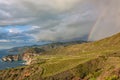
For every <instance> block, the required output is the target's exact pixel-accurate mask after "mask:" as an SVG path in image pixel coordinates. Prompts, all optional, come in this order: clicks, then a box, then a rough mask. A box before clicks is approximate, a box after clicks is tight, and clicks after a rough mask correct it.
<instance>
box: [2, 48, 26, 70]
mask: <svg viewBox="0 0 120 80" xmlns="http://www.w3.org/2000/svg"><path fill="white" fill-rule="evenodd" d="M10 54H17V52H9V51H7V50H0V59H1V58H2V57H4V56H7V55H10ZM23 63H24V61H14V62H3V61H1V60H0V70H3V69H8V68H13V67H18V66H23V65H24V64H23Z"/></svg>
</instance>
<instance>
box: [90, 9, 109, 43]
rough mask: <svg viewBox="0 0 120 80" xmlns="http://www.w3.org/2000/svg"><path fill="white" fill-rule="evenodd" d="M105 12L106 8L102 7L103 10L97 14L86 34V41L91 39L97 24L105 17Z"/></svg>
mask: <svg viewBox="0 0 120 80" xmlns="http://www.w3.org/2000/svg"><path fill="white" fill-rule="evenodd" d="M106 13H107V8H104V10H103V11H102V12H101V14H100V15H99V16H98V18H97V20H96V21H95V24H93V27H92V29H91V31H90V33H89V36H88V41H91V40H92V38H93V34H94V32H95V31H96V30H97V28H98V27H99V26H98V25H99V23H100V22H101V21H102V19H103V18H104V17H105V15H106Z"/></svg>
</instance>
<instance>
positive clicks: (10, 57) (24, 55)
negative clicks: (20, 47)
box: [1, 48, 44, 65]
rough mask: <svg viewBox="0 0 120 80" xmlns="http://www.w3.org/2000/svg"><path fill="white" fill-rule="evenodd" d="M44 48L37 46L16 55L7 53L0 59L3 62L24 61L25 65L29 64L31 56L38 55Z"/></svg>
mask: <svg viewBox="0 0 120 80" xmlns="http://www.w3.org/2000/svg"><path fill="white" fill-rule="evenodd" d="M43 51H44V50H40V49H38V48H29V49H27V50H25V51H24V53H22V54H17V55H8V56H5V57H3V58H2V59H1V60H2V61H4V62H12V61H21V60H22V61H26V63H25V64H26V65H29V64H31V62H32V60H33V57H35V56H39V55H40V54H41V53H42V52H43Z"/></svg>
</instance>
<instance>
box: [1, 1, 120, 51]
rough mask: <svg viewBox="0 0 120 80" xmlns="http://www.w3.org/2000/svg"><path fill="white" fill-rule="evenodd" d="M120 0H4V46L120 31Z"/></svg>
mask: <svg viewBox="0 0 120 80" xmlns="http://www.w3.org/2000/svg"><path fill="white" fill-rule="evenodd" d="M119 7H120V0H51V1H50V0H0V49H5V48H11V47H16V46H25V45H34V44H42V43H45V42H49V41H56V42H58V41H68V40H89V41H95V40H100V39H102V38H105V37H108V36H111V35H113V34H116V33H118V32H120V22H119V21H120V9H119Z"/></svg>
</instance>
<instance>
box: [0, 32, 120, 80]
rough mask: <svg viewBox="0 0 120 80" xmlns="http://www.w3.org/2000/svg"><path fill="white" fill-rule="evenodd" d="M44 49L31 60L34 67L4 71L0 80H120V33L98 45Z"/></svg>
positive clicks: (87, 44)
mask: <svg viewBox="0 0 120 80" xmlns="http://www.w3.org/2000/svg"><path fill="white" fill-rule="evenodd" d="M64 44H65V43H64ZM43 49H44V48H43ZM45 49H46V50H45V51H43V53H42V54H40V55H38V56H34V57H33V58H32V64H31V65H28V66H23V67H17V68H13V69H7V70H1V71H0V80H119V79H120V33H118V34H116V35H113V36H111V37H108V38H105V39H102V40H99V41H95V42H89V43H82V44H78V43H76V44H72V45H67V46H66V45H65V46H64V47H63V46H62V47H54V48H53V47H52V48H45ZM28 53H31V52H28ZM34 53H36V52H34Z"/></svg>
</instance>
